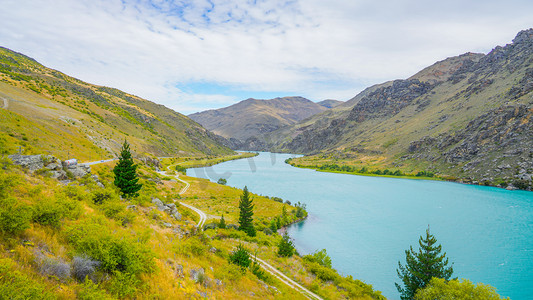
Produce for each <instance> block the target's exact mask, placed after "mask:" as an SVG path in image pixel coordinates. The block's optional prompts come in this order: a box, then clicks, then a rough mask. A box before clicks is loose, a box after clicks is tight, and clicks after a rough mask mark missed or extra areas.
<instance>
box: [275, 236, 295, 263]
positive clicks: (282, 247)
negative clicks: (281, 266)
mask: <svg viewBox="0 0 533 300" xmlns="http://www.w3.org/2000/svg"><path fill="white" fill-rule="evenodd" d="M294 251H295V249H294V245H293V244H292V241H291V238H290V237H289V235H288V234H287V232H285V233H284V234H283V238H282V239H281V241H280V242H279V244H278V255H279V256H285V257H291V256H292V255H293V254H294Z"/></svg>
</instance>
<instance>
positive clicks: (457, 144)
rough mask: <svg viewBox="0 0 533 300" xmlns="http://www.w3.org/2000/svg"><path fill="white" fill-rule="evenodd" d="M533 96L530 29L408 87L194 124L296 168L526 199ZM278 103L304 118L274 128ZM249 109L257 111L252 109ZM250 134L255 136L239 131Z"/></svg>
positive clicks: (291, 101) (449, 62) (212, 115)
mask: <svg viewBox="0 0 533 300" xmlns="http://www.w3.org/2000/svg"><path fill="white" fill-rule="evenodd" d="M532 92H533V30H532V29H529V30H524V31H521V32H520V33H518V34H517V36H516V37H515V39H514V40H513V42H512V43H510V44H508V45H505V46H497V47H495V48H494V49H493V50H492V51H491V52H490V53H488V54H480V53H465V54H462V55H459V56H456V57H450V58H447V59H445V60H442V61H439V62H437V63H435V64H433V65H431V66H429V67H427V68H425V69H423V70H421V71H420V72H418V73H416V74H414V75H413V76H411V77H409V78H407V79H398V80H393V81H389V82H385V83H382V84H378V85H374V86H371V87H369V88H367V89H366V90H364V91H362V92H361V93H360V94H358V95H356V96H355V97H353V98H352V99H350V100H349V101H347V102H344V103H340V104H339V103H336V105H335V106H333V107H332V108H328V109H327V110H325V111H323V112H316V111H315V110H312V109H310V108H307V107H302V106H301V104H300V103H301V101H302V99H301V98H290V97H288V98H281V99H273V100H263V101H259V100H252V99H249V100H245V101H242V102H241V103H239V104H236V105H233V106H231V107H228V108H223V109H219V110H211V111H206V112H202V113H197V114H193V115H191V116H190V117H191V118H193V119H194V120H196V121H197V122H199V123H200V124H202V125H204V126H206V128H208V129H213V130H214V132H215V133H217V134H220V135H222V136H223V137H224V138H226V140H227V141H226V142H225V144H226V145H227V146H229V147H231V148H233V149H244V150H259V151H274V152H288V153H301V154H306V156H305V157H302V158H299V159H295V160H293V161H292V162H291V164H293V165H295V166H302V167H309V168H315V169H321V170H326V171H327V170H329V171H342V172H349V173H350V172H351V173H359V174H374V175H375V174H378V175H381V174H383V172H385V175H387V174H389V173H391V174H392V173H394V172H396V171H398V172H401V174H403V175H406V174H407V175H416V174H419V173H420V172H422V173H424V174H426V173H431V174H435V175H436V177H438V178H441V179H446V180H453V181H459V182H465V183H474V184H483V185H492V186H499V187H503V188H510V189H514V188H519V189H526V190H531V186H532V181H531V180H532V176H533V150H532V149H533V122H532V121H531V119H532V115H533V106H532V105H533V93H532ZM282 100H284V101H285V103H286V104H285V106H286V107H289V106H292V108H291V109H296V108H298V109H299V110H302V109H308V110H307V111H308V115H309V116H308V117H306V118H303V119H301V120H296V121H295V119H291V120H287V121H285V125H284V126H281V125H283V124H282V122H277V123H276V125H273V122H271V121H270V120H269V119H268V117H269V115H270V114H272V113H273V112H274V111H275V110H274V108H270V103H272V102H274V101H275V102H280V101H282ZM252 101H253V103H254V106H256V107H260V106H261V105H262V109H256V110H250V109H248V108H247V106H249V105H250V104H249V103H252ZM289 111H290V110H289V109H287V111H286V113H287V114H289ZM276 114H277V115H278V116H282V115H283V114H281V113H279V112H278V113H276ZM300 115H301V116H304V115H305V114H303V113H302V114H300ZM231 116H239V118H238V119H239V123H238V124H239V126H238V128H240V129H231V128H229V127H228V125H227V124H236V122H234V121H233V119H232V117H231ZM278 119H279V117H278ZM249 127H254V128H260V130H254V131H246V130H244V129H245V128H249ZM222 128H223V129H222ZM217 130H219V131H217ZM242 130H244V131H246V132H248V133H249V134H248V135H243V134H242V133H241V131H242ZM385 170H386V171H385Z"/></svg>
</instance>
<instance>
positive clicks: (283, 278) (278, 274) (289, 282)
mask: <svg viewBox="0 0 533 300" xmlns="http://www.w3.org/2000/svg"><path fill="white" fill-rule="evenodd" d="M113 160H116V158H114V159H108V160H100V161H93V162H87V163H83V164H84V165H96V164H101V163H105V162H109V161H113ZM170 167H171V166H168V167H167V170H169V171H170ZM158 173H159V174H162V175H165V176H169V175H167V172H166V171H159V172H158ZM172 176H174V178H176V179H177V180H179V181H180V182H183V183H185V186H184V187H183V188H182V189H181V191H180V192H179V194H180V195H181V194H183V193H185V192H187V190H188V189H189V187H190V186H191V185H190V184H189V183H188V182H187V181H185V180H183V179H181V178H179V174H176V175H172ZM179 204H180V205H183V206H185V207H187V208H188V209H190V210H193V211H194V212H196V213H197V214H198V215H199V216H200V220H199V221H198V224H197V225H196V227H197V228H199V229H200V230H203V226H204V224H205V221H206V220H207V215H206V214H205V212H203V211H202V210H200V209H198V208H196V207H194V206H192V205H190V204H187V203H183V202H181V201H180V202H179ZM253 259H255V260H256V261H257V263H259V265H260V266H261V268H263V269H264V270H265V271H267V272H268V273H269V274H271V275H272V276H274V277H276V278H277V279H278V280H279V281H281V282H283V283H284V284H285V285H287V286H288V287H290V288H292V289H294V290H296V291H298V292H299V293H301V294H302V295H303V296H304V297H306V298H307V299H312V300H313V299H315V300H323V299H322V298H321V297H320V296H318V295H317V294H315V293H313V292H311V291H310V290H308V289H306V288H305V287H303V286H302V285H300V284H299V283H297V282H295V281H294V280H292V279H290V278H289V277H287V276H286V275H285V274H283V273H281V272H280V271H279V270H278V269H276V268H274V267H273V266H272V265H270V264H269V263H267V262H266V261H264V260H262V259H260V258H258V257H257V256H256V257H254V258H253Z"/></svg>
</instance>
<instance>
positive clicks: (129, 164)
mask: <svg viewBox="0 0 533 300" xmlns="http://www.w3.org/2000/svg"><path fill="white" fill-rule="evenodd" d="M113 172H114V173H115V182H114V183H115V185H116V186H117V187H118V188H119V189H120V192H121V193H122V194H123V195H124V196H126V197H137V196H139V193H137V192H138V191H139V190H140V189H141V187H142V184H140V183H137V182H138V181H139V177H138V176H137V165H136V164H134V163H133V158H132V156H131V152H130V145H129V144H128V142H127V141H126V140H124V144H123V145H122V150H121V151H120V156H119V160H118V163H117V164H116V165H115V168H114V169H113Z"/></svg>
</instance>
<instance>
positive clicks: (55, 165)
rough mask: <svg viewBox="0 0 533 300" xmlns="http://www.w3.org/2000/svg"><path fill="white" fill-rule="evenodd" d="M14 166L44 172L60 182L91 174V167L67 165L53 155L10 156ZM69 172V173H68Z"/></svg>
mask: <svg viewBox="0 0 533 300" xmlns="http://www.w3.org/2000/svg"><path fill="white" fill-rule="evenodd" d="M8 158H10V159H11V160H12V161H13V163H14V164H16V165H20V166H22V167H24V168H26V169H28V170H30V172H35V171H39V170H43V171H44V172H45V173H46V174H48V175H49V176H50V177H52V178H55V179H58V180H67V179H69V175H70V176H72V177H77V178H81V177H84V176H86V175H87V174H89V173H91V167H90V166H86V165H83V164H75V165H68V166H67V165H66V164H64V162H62V161H61V160H59V159H57V158H56V157H54V156H52V155H19V154H14V155H9V156H8ZM67 172H69V173H70V174H69V173H67Z"/></svg>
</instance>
